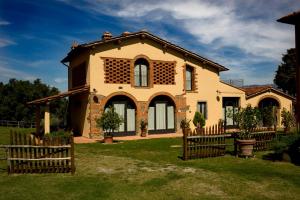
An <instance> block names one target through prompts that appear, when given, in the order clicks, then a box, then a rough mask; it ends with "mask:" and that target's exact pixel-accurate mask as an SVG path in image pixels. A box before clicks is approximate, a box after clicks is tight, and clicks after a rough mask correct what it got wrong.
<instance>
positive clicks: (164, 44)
mask: <svg viewBox="0 0 300 200" xmlns="http://www.w3.org/2000/svg"><path fill="white" fill-rule="evenodd" d="M137 37H138V38H141V39H145V38H146V39H150V40H152V41H155V42H158V43H160V44H162V47H163V48H166V49H168V48H170V49H173V50H175V51H178V52H181V53H182V54H183V55H184V56H188V57H191V58H194V59H196V60H198V61H200V62H202V63H204V64H207V65H209V66H211V67H213V68H216V69H218V70H219V71H227V70H228V68H226V67H225V66H223V65H220V64H219V63H216V62H214V61H212V60H209V59H207V58H204V57H202V56H200V55H199V54H196V53H194V52H191V51H189V50H187V49H184V48H182V47H180V46H178V45H175V44H172V43H171V42H168V41H166V40H164V39H162V38H160V37H158V36H156V35H153V34H151V33H149V32H147V31H139V32H135V33H126V34H124V33H123V34H122V35H120V36H116V37H111V38H109V39H102V40H98V41H94V42H89V43H84V44H80V45H77V44H76V45H74V46H73V47H72V50H71V51H70V52H69V53H68V55H67V56H66V57H65V58H64V59H62V61H61V62H62V63H65V62H69V61H70V60H71V59H72V57H73V56H77V55H78V54H80V53H82V52H83V51H86V50H88V49H90V48H91V49H92V48H94V47H95V46H98V45H103V44H107V43H115V44H121V43H122V41H124V40H127V39H130V38H137Z"/></svg>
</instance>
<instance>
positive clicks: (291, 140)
mask: <svg viewBox="0 0 300 200" xmlns="http://www.w3.org/2000/svg"><path fill="white" fill-rule="evenodd" d="M272 150H274V154H273V159H276V160H281V159H282V158H283V154H284V153H287V154H288V155H289V156H290V158H291V162H293V163H295V164H298V165H300V136H299V135H298V134H291V135H285V136H282V137H280V139H279V140H277V141H276V142H274V144H273V145H272Z"/></svg>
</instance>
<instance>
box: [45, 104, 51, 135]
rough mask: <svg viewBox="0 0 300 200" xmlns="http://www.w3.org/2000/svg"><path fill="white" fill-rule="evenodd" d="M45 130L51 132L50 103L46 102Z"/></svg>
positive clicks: (46, 132)
mask: <svg viewBox="0 0 300 200" xmlns="http://www.w3.org/2000/svg"><path fill="white" fill-rule="evenodd" d="M44 132H45V134H48V133H50V111H49V103H46V106H45V115H44Z"/></svg>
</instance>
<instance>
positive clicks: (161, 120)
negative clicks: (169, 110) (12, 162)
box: [155, 103, 166, 130]
mask: <svg viewBox="0 0 300 200" xmlns="http://www.w3.org/2000/svg"><path fill="white" fill-rule="evenodd" d="M155 106H156V130H163V129H166V104H165V103H157V104H156V105H155Z"/></svg>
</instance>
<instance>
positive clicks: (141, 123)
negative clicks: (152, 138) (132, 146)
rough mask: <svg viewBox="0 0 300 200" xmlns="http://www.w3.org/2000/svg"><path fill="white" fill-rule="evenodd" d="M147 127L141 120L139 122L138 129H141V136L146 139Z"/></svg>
mask: <svg viewBox="0 0 300 200" xmlns="http://www.w3.org/2000/svg"><path fill="white" fill-rule="evenodd" d="M147 126H148V123H147V122H146V121H145V120H143V119H142V120H141V122H140V128H141V136H142V137H146V136H147Z"/></svg>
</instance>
